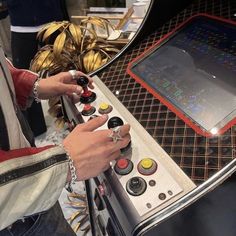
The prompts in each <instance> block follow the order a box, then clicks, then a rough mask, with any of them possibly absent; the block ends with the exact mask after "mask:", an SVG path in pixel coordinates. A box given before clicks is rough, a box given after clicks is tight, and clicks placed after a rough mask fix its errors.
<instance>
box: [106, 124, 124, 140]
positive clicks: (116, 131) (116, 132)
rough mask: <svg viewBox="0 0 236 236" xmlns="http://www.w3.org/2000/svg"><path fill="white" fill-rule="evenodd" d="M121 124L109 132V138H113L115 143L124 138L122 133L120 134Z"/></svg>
mask: <svg viewBox="0 0 236 236" xmlns="http://www.w3.org/2000/svg"><path fill="white" fill-rule="evenodd" d="M120 128H121V127H120V126H117V127H115V128H112V129H111V130H112V132H111V133H110V134H109V138H112V141H113V142H114V143H117V141H119V140H122V139H123V138H122V137H121V134H120V131H121V130H120Z"/></svg>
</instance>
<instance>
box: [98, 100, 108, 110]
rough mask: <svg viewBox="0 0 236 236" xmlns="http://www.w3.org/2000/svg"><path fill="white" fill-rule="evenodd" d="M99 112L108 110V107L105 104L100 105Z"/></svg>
mask: <svg viewBox="0 0 236 236" xmlns="http://www.w3.org/2000/svg"><path fill="white" fill-rule="evenodd" d="M99 108H100V109H101V110H107V109H108V108H109V105H108V104H107V103H105V102H103V103H101V104H100V107H99Z"/></svg>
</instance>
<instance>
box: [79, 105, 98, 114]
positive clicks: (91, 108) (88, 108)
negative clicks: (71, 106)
mask: <svg viewBox="0 0 236 236" xmlns="http://www.w3.org/2000/svg"><path fill="white" fill-rule="evenodd" d="M95 111H96V108H95V107H94V106H91V105H90V104H86V105H85V106H84V108H83V110H82V112H81V113H82V115H83V116H91V115H92V114H93V113H95Z"/></svg>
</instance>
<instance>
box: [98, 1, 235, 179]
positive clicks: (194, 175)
mask: <svg viewBox="0 0 236 236" xmlns="http://www.w3.org/2000/svg"><path fill="white" fill-rule="evenodd" d="M197 13H208V14H211V15H216V16H220V17H224V18H227V19H231V20H234V21H236V14H235V13H236V1H234V0H228V1H227V0H221V1H220V0H208V1H206V0H198V1H195V3H194V4H192V5H191V6H190V7H188V8H187V9H185V10H184V11H182V12H181V13H180V14H178V15H177V16H176V17H174V18H172V19H171V20H170V21H169V22H168V23H166V24H165V25H164V26H163V27H161V28H159V29H157V31H155V32H154V33H153V34H151V35H150V36H149V37H147V38H146V39H144V40H143V41H142V42H141V43H140V44H138V45H137V46H136V47H135V48H132V49H130V50H129V51H128V52H126V53H125V54H124V55H123V56H122V57H120V58H119V59H118V60H116V61H115V62H114V63H113V64H112V65H111V66H109V67H107V68H106V69H105V70H104V71H103V72H102V73H101V74H100V78H101V79H102V80H103V82H104V83H105V84H106V85H107V87H108V88H109V89H110V90H111V91H112V92H115V91H116V90H118V91H119V95H118V99H119V100H120V101H121V102H122V103H123V105H124V106H125V107H126V108H127V109H128V110H129V111H130V112H131V113H132V114H133V115H134V117H135V118H136V119H137V120H138V121H139V122H140V124H142V126H143V127H144V128H145V129H146V130H147V131H148V132H149V133H150V134H151V135H152V137H153V138H154V139H155V140H156V141H157V142H158V143H159V144H160V145H161V146H162V148H164V150H165V151H166V152H167V153H168V154H169V155H170V156H171V158H172V159H173V160H174V161H175V162H176V163H177V164H178V165H179V166H180V167H181V168H182V170H183V171H184V172H185V173H186V174H187V175H188V176H189V177H190V178H191V179H192V180H193V181H194V182H195V183H196V184H201V183H202V182H203V181H205V180H207V179H208V178H209V177H211V176H212V175H213V174H215V173H216V172H217V171H219V170H220V169H222V168H223V167H224V166H225V165H226V164H228V163H229V162H230V161H231V160H232V159H233V158H235V157H236V151H235V150H236V126H234V127H232V128H231V129H229V130H228V131H227V132H225V133H224V135H222V136H220V137H216V138H205V137H202V136H200V135H198V134H196V133H195V131H194V130H193V129H191V128H190V127H188V126H187V125H186V124H185V123H184V122H183V121H182V120H180V119H179V118H178V117H177V116H176V115H175V114H174V113H173V112H171V111H170V110H169V109H168V108H167V107H166V106H165V105H163V104H162V103H161V102H160V101H159V100H157V99H156V98H155V97H153V95H152V94H150V93H149V92H148V91H147V90H146V89H144V88H143V87H142V86H141V85H140V84H138V83H137V82H136V81H135V80H134V79H133V78H131V77H130V76H129V75H128V74H127V73H126V68H127V65H128V63H129V62H130V61H131V60H133V59H134V58H136V57H137V56H138V55H140V54H141V53H142V52H144V51H145V50H146V49H148V48H149V47H150V46H152V45H153V44H154V43H155V42H156V41H157V40H159V39H160V38H161V37H163V35H165V34H167V33H168V32H171V31H172V30H173V29H175V28H176V27H177V26H178V25H179V24H180V23H182V22H183V21H185V20H186V19H188V18H189V17H191V16H192V15H195V14H197Z"/></svg>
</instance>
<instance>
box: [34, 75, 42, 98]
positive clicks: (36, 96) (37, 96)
mask: <svg viewBox="0 0 236 236" xmlns="http://www.w3.org/2000/svg"><path fill="white" fill-rule="evenodd" d="M40 80H41V78H39V77H38V78H37V79H36V80H35V82H34V86H33V97H34V100H35V101H36V102H37V103H39V102H41V99H40V98H39V97H40V95H39V82H40Z"/></svg>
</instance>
